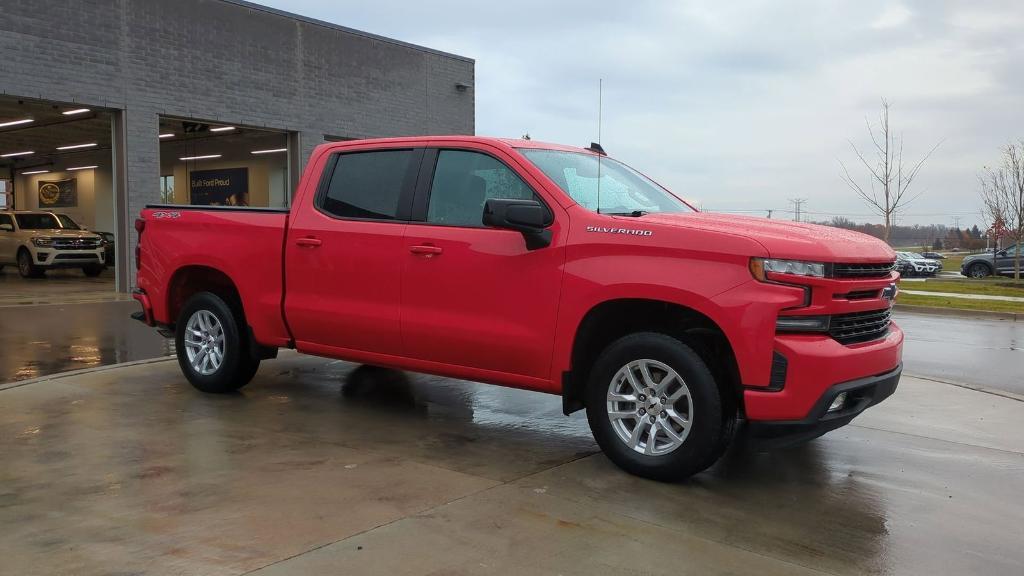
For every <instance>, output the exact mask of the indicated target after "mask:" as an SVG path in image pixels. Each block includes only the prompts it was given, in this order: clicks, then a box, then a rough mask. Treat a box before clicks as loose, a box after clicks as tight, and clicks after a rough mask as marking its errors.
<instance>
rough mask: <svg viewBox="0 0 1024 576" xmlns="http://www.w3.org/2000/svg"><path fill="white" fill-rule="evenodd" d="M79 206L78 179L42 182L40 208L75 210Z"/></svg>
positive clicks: (40, 183)
mask: <svg viewBox="0 0 1024 576" xmlns="http://www.w3.org/2000/svg"><path fill="white" fill-rule="evenodd" d="M76 206H78V179H77V178H68V179H66V180H40V181H39V207H40V208H42V209H46V208H74V207H76Z"/></svg>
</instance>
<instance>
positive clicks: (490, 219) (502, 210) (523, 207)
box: [483, 198, 551, 250]
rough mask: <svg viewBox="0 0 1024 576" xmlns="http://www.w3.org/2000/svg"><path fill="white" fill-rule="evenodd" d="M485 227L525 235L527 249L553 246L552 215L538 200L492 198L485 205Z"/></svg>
mask: <svg viewBox="0 0 1024 576" xmlns="http://www.w3.org/2000/svg"><path fill="white" fill-rule="evenodd" d="M483 221H484V226H490V227H492V228H504V229H506V230H515V231H517V232H519V233H521V234H522V235H523V238H524V239H525V240H526V248H527V249H529V250H536V249H538V248H543V247H545V246H549V245H550V244H551V230H548V229H547V227H548V226H551V215H550V214H549V213H548V210H547V208H545V207H544V205H543V204H541V203H540V202H537V201H536V200H508V199H500V198H492V199H490V200H488V201H487V202H486V203H485V204H484V218H483Z"/></svg>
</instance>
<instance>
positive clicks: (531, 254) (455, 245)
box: [401, 149, 565, 380]
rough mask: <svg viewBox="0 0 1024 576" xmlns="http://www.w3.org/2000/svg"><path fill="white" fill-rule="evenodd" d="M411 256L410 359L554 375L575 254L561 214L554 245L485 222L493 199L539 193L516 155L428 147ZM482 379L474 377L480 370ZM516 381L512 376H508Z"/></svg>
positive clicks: (406, 324)
mask: <svg viewBox="0 0 1024 576" xmlns="http://www.w3.org/2000/svg"><path fill="white" fill-rule="evenodd" d="M423 162H424V168H423V172H422V173H421V174H424V175H425V176H429V178H425V176H424V175H421V177H420V178H421V181H423V183H422V185H420V186H417V194H416V200H415V203H414V214H413V220H412V221H411V222H409V224H408V226H407V227H406V231H405V254H404V255H403V256H402V258H403V259H404V263H403V275H402V318H401V323H402V343H403V348H404V352H405V356H407V357H410V358H416V359H421V360H425V361H430V362H440V363H443V364H447V365H453V366H461V367H466V368H472V369H476V370H485V371H488V372H490V373H491V374H489V376H490V377H492V378H496V379H499V380H501V379H503V378H502V377H501V375H498V374H495V373H502V374H505V375H516V376H523V377H530V378H538V379H546V378H548V376H549V372H550V368H551V347H552V343H553V340H554V334H555V318H556V316H557V312H558V299H559V293H560V290H561V282H562V264H563V262H564V259H565V248H564V239H563V236H562V235H560V233H559V232H560V230H561V229H562V228H561V226H563V225H564V218H563V219H562V221H561V222H560V219H559V218H558V217H557V215H556V217H555V222H554V224H553V225H552V226H551V230H552V232H553V237H554V240H553V242H552V244H551V245H550V246H546V247H544V248H540V249H537V250H529V249H528V248H527V246H526V241H525V240H524V238H523V235H522V234H521V233H519V232H515V231H512V230H499V229H496V228H487V227H484V225H483V222H482V221H483V206H484V202H485V201H486V200H488V199H490V198H509V199H539V200H541V201H542V203H545V204H547V205H548V206H549V209H550V206H552V205H553V203H551V202H545V201H544V200H543V199H542V198H541V197H540V196H539V195H537V194H536V193H535V192H534V188H533V187H532V186H531V185H530V184H528V183H527V178H528V177H527V176H523V175H520V174H519V173H518V172H517V171H516V170H514V169H513V168H511V167H510V166H511V165H514V164H513V162H514V160H512V159H510V158H506V157H504V156H503V155H502V154H501V152H500V151H497V150H494V151H490V150H484V149H475V150H474V149H444V150H428V151H427V154H426V155H425V156H424V160H423ZM470 377H472V376H470ZM504 379H505V380H508V379H507V378H504Z"/></svg>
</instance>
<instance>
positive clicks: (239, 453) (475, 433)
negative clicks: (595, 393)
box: [0, 353, 1024, 575]
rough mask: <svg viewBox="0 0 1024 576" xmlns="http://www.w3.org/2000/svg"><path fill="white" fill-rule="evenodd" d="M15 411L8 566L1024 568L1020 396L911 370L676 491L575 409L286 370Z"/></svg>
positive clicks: (38, 389)
mask: <svg viewBox="0 0 1024 576" xmlns="http://www.w3.org/2000/svg"><path fill="white" fill-rule="evenodd" d="M343 385H344V388H343ZM342 388H343V389H344V391H345V392H344V393H341V392H339V390H340V389H342ZM0 411H2V415H3V417H2V418H0V454H2V457H3V466H2V467H0V527H2V528H0V530H2V531H3V537H2V538H0V558H3V561H2V562H0V572H4V573H11V574H29V573H33V574H101V573H102V574H106V573H146V574H204V575H205V574H247V573H255V574H265V575H275V574H318V573H331V574H389V575H390V574H641V573H642V574H673V575H675V574H697V573H700V574H759V575H761V574H824V573H828V574H927V575H933V574H1020V573H1024V550H1022V549H1021V547H1020V542H1021V541H1024V527H1022V525H1021V522H1020V519H1021V518H1024V500H1022V499H1021V497H1020V494H1021V493H1022V492H1024V433H1022V432H1024V424H1022V423H1024V403H1021V402H1018V401H1015V400H1011V399H1007V398H1002V397H998V396H993V395H989V394H982V393H978V392H974V391H971V390H965V389H962V388H957V387H953V386H948V385H944V384H940V383H935V382H928V381H922V380H917V379H913V378H907V379H905V380H904V382H903V383H902V384H901V387H900V389H899V390H898V391H897V393H896V394H895V395H894V396H893V397H892V398H890V399H889V400H888V401H886V402H885V403H883V404H882V405H880V406H877V407H875V408H874V409H873V410H872V411H870V412H869V413H868V414H865V415H863V416H862V417H860V418H859V419H857V420H856V421H855V423H854V425H852V426H848V427H846V428H843V429H840V430H837V431H835V432H832V433H830V434H828V435H826V436H825V437H823V438H820V439H818V440H816V441H813V442H811V443H809V444H806V445H802V446H799V447H796V448H792V449H786V450H779V451H775V452H771V453H748V452H745V451H744V450H742V449H736V450H734V451H733V452H732V453H730V454H729V455H728V456H727V457H726V459H725V460H723V461H722V462H721V463H720V464H719V465H717V466H716V467H714V468H713V469H712V470H711V471H709V472H707V473H704V474H701V475H699V476H697V477H695V478H694V479H692V480H691V481H689V482H686V483H682V484H675V485H670V484H658V483H654V482H650V481H646V480H642V479H638V478H635V477H632V476H629V475H627V474H625V473H622V472H620V471H619V470H617V469H616V468H614V467H613V466H612V465H611V464H610V463H609V462H608V461H607V459H606V458H604V456H603V455H601V454H599V453H596V452H595V446H594V444H593V442H592V439H591V437H590V434H589V431H588V430H587V428H586V424H585V419H584V418H583V417H582V415H580V414H576V415H574V416H573V417H571V418H566V417H564V416H562V415H561V414H560V403H559V401H558V399H557V398H555V397H551V396H545V395H541V394H535V393H529V392H523V391H517V390H510V389H503V388H497V387H493V386H484V385H478V384H473V383H468V382H462V381H456V380H450V379H444V378H437V377H431V376H424V375H415V374H409V375H403V374H400V373H395V372H391V371H382V370H375V369H367V368H357V367H356V366H354V365H351V364H348V363H344V362H336V361H329V360H323V359H317V358H309V357H301V356H298V355H295V354H292V353H285V354H283V355H282V358H280V359H278V360H276V361H271V362H267V363H265V364H264V365H263V366H262V367H261V369H260V372H259V374H258V375H257V377H256V379H255V380H254V382H253V383H252V384H250V385H249V386H248V387H246V388H245V389H243V391H242V392H241V393H240V394H236V395H230V396H207V395H202V394H199V393H198V392H195V391H193V390H192V389H191V388H190V387H189V386H188V384H187V383H186V382H185V381H184V379H183V377H182V376H181V375H180V374H179V372H178V369H177V366H176V364H175V363H174V362H158V363H155V364H148V365H145V366H129V367H121V368H114V369H110V370H106V371H102V372H95V373H91V374H79V375H75V376H66V377H58V378H56V379H52V380H48V381H43V382H35V383H29V384H24V385H21V386H18V387H13V388H8V389H6V390H0Z"/></svg>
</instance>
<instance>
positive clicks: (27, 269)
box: [18, 248, 43, 278]
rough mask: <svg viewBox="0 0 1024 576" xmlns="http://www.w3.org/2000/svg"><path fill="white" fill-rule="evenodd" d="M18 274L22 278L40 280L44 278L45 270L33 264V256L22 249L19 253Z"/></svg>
mask: <svg viewBox="0 0 1024 576" xmlns="http://www.w3.org/2000/svg"><path fill="white" fill-rule="evenodd" d="M18 273H19V274H21V277H22V278H40V277H42V276H43V269H42V268H40V267H39V266H36V265H35V263H34V262H32V254H30V253H29V251H28V250H26V249H24V248H22V249H21V250H19V251H18Z"/></svg>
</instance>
